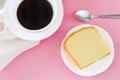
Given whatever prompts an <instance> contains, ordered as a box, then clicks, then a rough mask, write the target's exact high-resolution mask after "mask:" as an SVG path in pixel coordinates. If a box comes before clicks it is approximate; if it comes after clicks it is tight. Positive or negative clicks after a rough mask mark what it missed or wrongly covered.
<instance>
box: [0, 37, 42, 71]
mask: <svg viewBox="0 0 120 80" xmlns="http://www.w3.org/2000/svg"><path fill="white" fill-rule="evenodd" d="M39 42H40V41H26V40H21V39H19V38H16V39H13V40H0V70H2V69H3V68H4V67H5V66H6V65H7V64H9V63H10V62H11V61H12V60H13V59H14V58H15V57H16V56H18V55H19V54H20V53H22V52H23V51H25V50H28V49H30V48H32V47H34V46H37V45H38V44H39Z"/></svg>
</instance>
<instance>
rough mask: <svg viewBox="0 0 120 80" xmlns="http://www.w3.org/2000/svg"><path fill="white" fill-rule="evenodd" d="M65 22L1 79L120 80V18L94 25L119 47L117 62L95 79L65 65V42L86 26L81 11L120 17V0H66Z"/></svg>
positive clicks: (96, 22) (24, 54) (0, 75)
mask: <svg viewBox="0 0 120 80" xmlns="http://www.w3.org/2000/svg"><path fill="white" fill-rule="evenodd" d="M63 5H64V11H65V14H64V19H63V22H62V24H61V27H60V28H59V30H58V31H57V32H56V33H55V34H54V35H52V36H51V37H49V38H48V39H45V40H43V41H42V42H41V43H40V45H39V46H37V47H34V48H32V49H30V50H27V51H25V52H23V53H22V54H20V55H19V56H18V57H16V58H15V59H14V60H13V61H12V62H11V63H10V64H9V65H8V66H6V67H5V68H4V69H3V70H2V71H1V72H0V80H115V79H116V80H120V75H119V74H120V49H119V48H120V40H119V39H120V19H116V20H115V19H94V20H92V21H91V22H89V23H90V24H93V25H98V26H101V27H102V28H104V29H105V30H106V31H108V33H109V34H110V35H111V37H112V39H113V41H114V46H115V59H114V62H113V64H112V65H111V67H110V68H109V69H108V70H107V71H105V72H104V73H102V74H99V75H97V76H94V77H81V76H78V75H76V74H74V73H72V72H71V71H70V70H69V69H68V68H67V67H66V66H65V64H64V63H63V60H62V58H61V52H60V45H61V41H62V39H63V38H64V36H65V34H66V33H67V32H68V31H69V30H70V29H71V28H73V27H74V26H77V25H80V24H84V22H80V21H79V20H77V19H76V18H75V16H74V14H75V12H76V11H77V10H80V9H87V10H89V11H90V12H92V13H93V14H95V15H96V14H108V13H116V14H117V13H119V14H120V9H119V8H120V0H63Z"/></svg>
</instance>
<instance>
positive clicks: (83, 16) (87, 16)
mask: <svg viewBox="0 0 120 80" xmlns="http://www.w3.org/2000/svg"><path fill="white" fill-rule="evenodd" d="M75 15H76V17H77V18H78V19H80V20H82V21H85V22H88V21H90V20H92V19H93V18H113V19H120V14H110V15H98V16H94V15H92V14H91V13H90V12H89V11H87V10H80V11H77V12H76V14H75Z"/></svg>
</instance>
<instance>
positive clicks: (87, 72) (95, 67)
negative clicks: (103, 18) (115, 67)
mask: <svg viewBox="0 0 120 80" xmlns="http://www.w3.org/2000/svg"><path fill="white" fill-rule="evenodd" d="M89 26H94V25H90V24H83V25H79V26H77V27H74V28H73V29H72V30H70V31H69V32H68V33H67V35H66V36H65V38H64V39H63V42H64V40H65V39H66V37H68V35H70V34H71V33H73V32H75V31H77V30H79V29H82V28H84V27H89ZM94 27H95V28H96V29H97V30H98V32H99V33H100V35H101V36H102V38H103V40H104V42H105V44H106V45H107V47H108V48H109V49H110V50H111V53H110V55H108V56H106V57H105V58H102V59H100V60H98V61H97V62H95V63H93V64H91V65H89V66H88V67H86V68H85V69H83V70H80V69H79V68H78V66H77V65H76V64H75V63H74V61H73V60H72V58H71V57H70V56H69V54H68V53H66V52H65V50H64V48H63V42H62V45H61V56H62V59H63V61H64V63H65V64H66V66H67V67H68V68H69V69H70V70H71V71H72V72H74V73H75V74H77V75H80V76H95V75H97V74H100V73H102V72H104V71H105V70H107V69H108V68H109V66H110V65H111V64H112V62H113V58H114V46H113V41H112V39H111V37H110V35H109V34H108V33H107V32H106V31H105V30H104V29H102V28H101V27H98V26H94Z"/></svg>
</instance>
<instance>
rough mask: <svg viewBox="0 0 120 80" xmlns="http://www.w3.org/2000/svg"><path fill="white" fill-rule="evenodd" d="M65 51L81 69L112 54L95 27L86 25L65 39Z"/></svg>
mask: <svg viewBox="0 0 120 80" xmlns="http://www.w3.org/2000/svg"><path fill="white" fill-rule="evenodd" d="M64 49H65V51H66V52H67V53H68V54H69V55H70V56H71V57H72V59H73V60H74V62H75V63H76V64H77V66H78V67H79V68H80V69H83V68H85V67H87V66H88V65H90V64H92V63H94V62H96V61H97V60H99V59H101V58H103V57H105V56H107V55H108V54H110V50H109V49H108V47H107V46H106V45H105V43H104V41H103V40H102V37H101V36H100V34H99V32H98V31H97V30H96V28H95V27H92V26H90V27H86V28H82V29H80V30H78V31H75V32H73V33H72V34H71V35H69V36H68V37H67V38H66V39H65V41H64Z"/></svg>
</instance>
